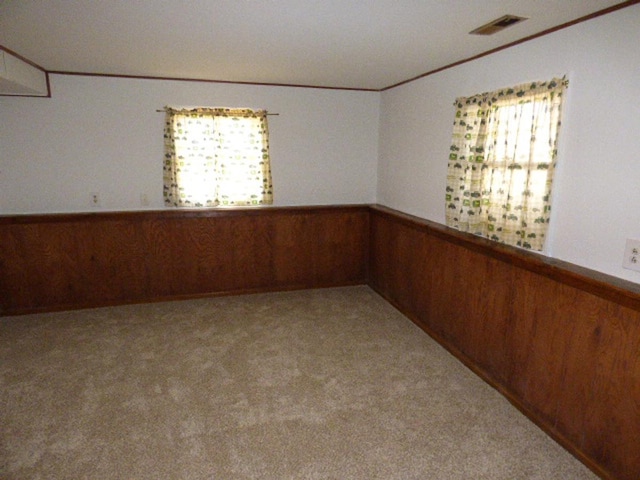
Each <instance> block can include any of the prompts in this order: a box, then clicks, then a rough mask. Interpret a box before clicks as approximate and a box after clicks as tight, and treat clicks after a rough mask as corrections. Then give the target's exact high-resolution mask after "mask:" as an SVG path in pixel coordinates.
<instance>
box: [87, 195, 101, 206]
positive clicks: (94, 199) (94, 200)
mask: <svg viewBox="0 0 640 480" xmlns="http://www.w3.org/2000/svg"><path fill="white" fill-rule="evenodd" d="M89 195H90V196H89V203H90V204H91V206H92V207H99V206H100V195H99V194H98V193H96V192H92V193H90V194H89Z"/></svg>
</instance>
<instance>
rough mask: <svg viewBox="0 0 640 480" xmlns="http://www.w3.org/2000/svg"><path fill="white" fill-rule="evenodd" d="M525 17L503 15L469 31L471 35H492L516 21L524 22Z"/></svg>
mask: <svg viewBox="0 0 640 480" xmlns="http://www.w3.org/2000/svg"><path fill="white" fill-rule="evenodd" d="M525 20H527V18H526V17H518V16H516V15H504V16H502V17H500V18H497V19H496V20H493V21H492V22H489V23H487V24H485V25H483V26H481V27H478V28H476V29H475V30H471V31H470V32H469V33H470V34H472V35H493V34H494V33H498V32H500V31H501V30H504V29H505V28H508V27H511V26H513V25H515V24H516V23H520V22H524V21H525Z"/></svg>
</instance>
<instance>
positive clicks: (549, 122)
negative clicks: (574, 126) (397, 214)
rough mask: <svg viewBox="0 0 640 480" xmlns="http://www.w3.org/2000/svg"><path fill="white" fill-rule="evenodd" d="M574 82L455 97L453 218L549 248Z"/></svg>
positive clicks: (466, 226) (506, 239) (471, 228)
mask: <svg viewBox="0 0 640 480" xmlns="http://www.w3.org/2000/svg"><path fill="white" fill-rule="evenodd" d="M567 83H568V82H567V81H566V80H565V79H553V80H551V81H548V82H534V83H531V84H523V85H518V86H516V87H513V88H507V89H503V90H499V91H496V92H490V93H483V94H480V95H475V96H473V97H468V98H465V97H461V98H458V99H456V102H455V106H456V116H455V120H454V123H453V139H452V144H451V148H450V153H449V163H448V171H447V190H446V223H447V225H448V226H450V227H453V228H457V229H459V230H462V231H465V232H471V233H474V234H476V235H481V236H483V237H486V238H490V239H492V240H496V241H498V242H502V243H506V244H509V245H515V246H518V247H522V248H527V249H532V250H538V251H541V250H542V249H543V247H544V240H545V237H546V232H547V227H548V224H549V218H550V213H551V185H552V181H553V173H554V169H555V165H556V156H557V142H558V132H559V128H560V113H561V107H562V98H563V92H564V89H565V87H566V86H567Z"/></svg>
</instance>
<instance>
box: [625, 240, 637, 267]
mask: <svg viewBox="0 0 640 480" xmlns="http://www.w3.org/2000/svg"><path fill="white" fill-rule="evenodd" d="M622 266H623V267H624V268H628V269H629V270H635V271H637V272H640V240H634V239H632V238H628V239H627V243H626V245H625V248H624V258H623V259H622Z"/></svg>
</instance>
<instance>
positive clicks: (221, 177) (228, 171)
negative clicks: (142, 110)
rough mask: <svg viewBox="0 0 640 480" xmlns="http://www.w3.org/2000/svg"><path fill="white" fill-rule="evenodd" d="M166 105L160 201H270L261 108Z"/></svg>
mask: <svg viewBox="0 0 640 480" xmlns="http://www.w3.org/2000/svg"><path fill="white" fill-rule="evenodd" d="M165 111H166V117H165V128H164V150H165V159H164V175H163V177H164V202H165V205H167V206H174V207H215V206H247V205H268V204H271V203H273V187H272V184H271V167H270V158H269V130H268V126H267V112H266V111H264V110H255V111H254V110H249V109H232V108H196V109H192V110H175V109H172V108H168V107H167V108H165Z"/></svg>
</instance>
